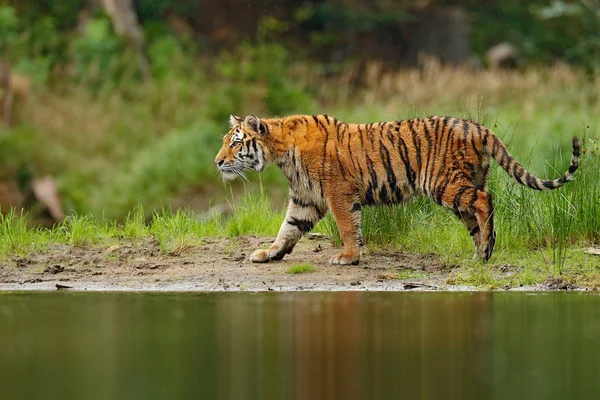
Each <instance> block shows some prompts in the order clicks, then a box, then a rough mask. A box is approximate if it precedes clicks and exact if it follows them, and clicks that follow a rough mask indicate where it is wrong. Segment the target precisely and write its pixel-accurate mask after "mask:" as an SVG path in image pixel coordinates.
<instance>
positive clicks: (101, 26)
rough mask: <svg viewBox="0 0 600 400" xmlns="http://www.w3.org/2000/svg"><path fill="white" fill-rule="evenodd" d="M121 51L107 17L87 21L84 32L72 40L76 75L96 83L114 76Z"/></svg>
mask: <svg viewBox="0 0 600 400" xmlns="http://www.w3.org/2000/svg"><path fill="white" fill-rule="evenodd" d="M121 51H122V44H121V42H120V40H119V39H118V38H117V37H116V36H115V35H114V33H113V32H112V27H111V23H110V21H109V20H108V19H106V18H94V19H92V20H90V21H88V23H87V25H86V27H85V32H84V34H83V35H82V36H80V37H78V38H77V39H75V40H73V55H74V61H75V68H76V70H77V75H78V76H79V77H80V78H85V79H89V80H91V81H93V82H97V83H101V82H104V81H105V80H107V79H112V78H114V74H115V69H116V68H117V64H116V63H117V60H118V57H117V56H118V55H119V54H120V52H121Z"/></svg>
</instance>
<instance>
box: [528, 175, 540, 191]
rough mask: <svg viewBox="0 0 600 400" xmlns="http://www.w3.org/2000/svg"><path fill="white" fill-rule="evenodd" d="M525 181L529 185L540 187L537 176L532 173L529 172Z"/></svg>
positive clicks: (535, 187)
mask: <svg viewBox="0 0 600 400" xmlns="http://www.w3.org/2000/svg"><path fill="white" fill-rule="evenodd" d="M525 181H526V182H527V186H529V187H530V188H533V189H539V188H538V186H537V180H536V179H535V176H533V175H531V174H530V173H527V177H526V179H525Z"/></svg>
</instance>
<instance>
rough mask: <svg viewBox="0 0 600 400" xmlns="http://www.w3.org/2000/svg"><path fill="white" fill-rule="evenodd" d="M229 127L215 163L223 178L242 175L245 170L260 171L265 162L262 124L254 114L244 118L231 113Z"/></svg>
mask: <svg viewBox="0 0 600 400" xmlns="http://www.w3.org/2000/svg"><path fill="white" fill-rule="evenodd" d="M229 125H230V126H231V129H230V130H229V132H228V133H227V134H226V135H225V137H224V138H223V146H221V150H219V153H218V154H217V157H215V164H217V169H218V170H219V172H220V173H221V175H222V176H223V178H224V179H235V178H236V177H239V176H242V177H243V173H244V171H245V170H249V169H254V170H256V171H262V170H263V169H264V168H265V164H266V163H267V160H266V157H267V152H266V151H265V145H264V134H265V132H264V126H263V125H262V124H261V122H260V120H259V119H258V118H257V117H255V116H254V115H248V116H247V117H246V118H245V119H243V120H242V119H241V118H240V117H236V116H235V115H231V116H230V117H229Z"/></svg>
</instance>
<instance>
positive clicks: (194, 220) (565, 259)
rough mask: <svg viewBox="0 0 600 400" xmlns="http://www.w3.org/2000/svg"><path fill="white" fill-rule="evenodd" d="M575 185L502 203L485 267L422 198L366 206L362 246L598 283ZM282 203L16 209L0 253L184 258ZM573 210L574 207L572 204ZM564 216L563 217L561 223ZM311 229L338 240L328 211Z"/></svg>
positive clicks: (260, 225)
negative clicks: (48, 222) (59, 215)
mask: <svg viewBox="0 0 600 400" xmlns="http://www.w3.org/2000/svg"><path fill="white" fill-rule="evenodd" d="M582 185H583V184H582ZM577 190H578V188H577V186H575V187H574V188H572V189H571V190H570V193H567V194H565V195H564V196H553V197H548V198H546V199H544V200H538V201H531V204H532V205H531V207H538V208H536V209H535V212H534V213H533V214H532V215H529V216H528V217H525V216H522V218H523V219H522V220H521V224H519V225H516V222H515V221H514V220H513V218H514V216H513V215H511V213H510V212H506V210H508V209H507V208H503V207H497V210H498V212H497V215H496V220H497V226H498V241H497V245H496V251H495V253H494V256H493V257H492V259H491V260H490V262H489V263H487V264H482V263H481V262H479V261H477V260H475V259H473V254H474V251H473V245H472V243H471V239H470V237H469V235H468V233H467V232H466V230H465V229H464V227H463V226H462V225H461V224H460V223H459V222H458V221H457V220H456V218H455V217H454V216H453V215H451V214H450V213H447V212H445V211H444V210H441V209H440V208H439V207H438V206H436V205H432V204H431V203H429V202H428V201H424V200H418V201H415V202H412V203H410V204H409V205H408V206H406V207H394V208H387V207H378V208H367V209H366V210H365V213H364V219H363V230H364V232H365V239H366V248H365V251H366V254H369V253H370V252H374V253H380V252H382V251H384V252H388V251H390V252H416V253H424V254H431V253H434V254H436V255H437V257H438V258H439V259H440V261H441V262H442V263H444V264H446V265H448V266H454V267H453V268H455V269H454V271H453V273H452V274H451V275H450V278H449V279H448V282H447V283H449V284H467V285H473V286H477V287H484V288H506V287H518V286H529V285H535V284H539V283H544V282H548V280H549V279H560V281H561V282H568V283H569V284H573V285H577V286H582V287H594V288H595V287H600V259H599V258H598V257H597V256H593V255H589V254H586V253H585V250H586V249H587V248H588V247H589V246H591V245H593V244H594V241H595V240H596V239H594V238H593V237H590V235H589V234H586V233H585V231H578V230H577V229H576V228H577V226H578V225H579V224H577V223H576V220H577V219H578V218H579V217H578V216H579V214H578V213H577V212H576V211H568V210H559V209H560V207H562V206H563V205H564V204H567V202H568V199H569V198H572V196H576V192H577ZM525 198H526V199H528V200H531V198H529V197H525ZM563 202H565V203H563ZM499 203H500V204H503V203H505V202H503V201H500V202H499ZM540 203H541V204H540ZM534 204H535V206H534ZM570 206H572V205H570ZM282 208H283V207H279V208H278V207H273V205H272V204H271V203H270V201H269V199H268V197H266V196H265V195H264V194H263V195H254V194H247V195H246V196H244V197H243V198H242V199H241V201H240V202H239V203H238V204H236V207H235V212H234V214H233V215H232V216H231V217H228V218H225V217H223V216H221V215H216V216H213V217H211V218H208V219H198V217H197V215H196V214H195V213H193V212H191V211H184V210H178V211H176V212H171V211H167V210H165V211H161V212H157V213H154V214H153V215H152V217H151V218H150V219H147V218H146V213H145V212H144V210H143V209H142V208H141V207H136V208H135V209H134V210H133V211H132V212H131V213H129V215H128V216H127V218H126V219H125V220H124V221H123V222H121V223H116V222H113V221H109V220H98V219H96V218H92V217H90V216H72V217H69V218H68V220H67V221H65V222H64V223H62V224H61V225H59V226H58V227H56V228H55V229H53V230H47V229H39V228H33V229H31V228H28V227H27V226H26V225H25V223H24V219H23V218H19V217H18V216H17V215H15V213H14V212H11V213H8V214H6V215H5V216H3V217H2V220H1V221H0V258H1V259H2V260H3V261H2V264H4V268H16V267H17V266H18V265H19V260H20V259H22V258H23V257H27V255H29V254H31V253H33V252H40V251H45V250H48V249H50V248H51V247H52V245H55V244H64V245H69V246H71V247H82V246H84V247H90V246H91V247H98V248H108V247H110V246H113V245H118V244H119V243H121V242H122V241H123V240H125V239H128V240H129V239H144V238H153V239H155V240H156V241H157V242H158V244H159V248H160V249H161V251H162V252H163V253H164V254H165V255H170V256H177V255H180V254H182V253H184V252H185V251H187V250H189V249H191V248H193V247H194V246H198V245H200V244H201V243H203V241H205V240H207V239H208V238H214V237H226V238H232V239H234V240H233V246H235V243H236V240H235V238H237V237H241V236H244V235H258V236H274V235H276V233H277V230H278V228H279V224H280V223H281V221H282V219H283V210H282ZM573 209H574V210H576V209H577V207H574V206H573ZM503 210H505V211H503ZM565 211H567V214H568V215H569V216H565V217H560V216H558V217H557V219H556V220H554V221H553V222H552V223H551V224H550V227H548V228H545V229H546V230H544V229H542V225H538V224H539V223H540V218H542V219H543V218H551V217H549V216H548V215H547V213H552V212H565ZM536 213H540V214H539V215H536ZM596 215H597V214H596ZM560 218H565V220H562V222H561V219H560ZM565 221H566V222H565ZM560 223H566V224H567V225H566V226H561V225H560ZM314 231H317V232H321V233H324V234H326V235H327V236H329V237H331V239H332V240H333V241H334V243H336V242H337V243H339V239H337V237H338V235H337V229H336V227H335V223H334V221H333V218H332V217H331V216H330V215H329V216H327V217H326V218H325V219H324V220H323V221H322V222H321V223H320V224H319V225H318V226H317V227H316V228H315V230H314ZM592 236H593V235H592ZM247 250H248V251H251V250H252V249H247ZM15 265H16V266H15ZM348 268H353V267H348ZM500 271H502V272H504V273H500ZM415 273H416V274H418V276H417V277H420V276H421V275H423V274H425V273H424V272H423V273H422V272H419V271H416V272H415V271H412V270H410V271H402V270H401V271H399V272H398V275H397V278H398V279H405V278H407V277H409V278H414V277H415ZM423 276H425V275H423Z"/></svg>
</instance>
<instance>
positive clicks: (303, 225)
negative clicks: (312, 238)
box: [286, 217, 314, 233]
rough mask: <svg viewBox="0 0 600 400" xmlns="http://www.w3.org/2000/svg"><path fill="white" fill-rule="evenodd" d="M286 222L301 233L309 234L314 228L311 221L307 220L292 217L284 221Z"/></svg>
mask: <svg viewBox="0 0 600 400" xmlns="http://www.w3.org/2000/svg"><path fill="white" fill-rule="evenodd" d="M286 222H287V223H288V224H290V225H293V226H295V227H297V228H298V229H299V230H300V232H302V233H306V232H309V231H310V230H311V229H312V228H313V226H314V224H313V222H312V221H309V220H307V219H297V218H294V217H290V218H289V219H288V220H286Z"/></svg>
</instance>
